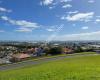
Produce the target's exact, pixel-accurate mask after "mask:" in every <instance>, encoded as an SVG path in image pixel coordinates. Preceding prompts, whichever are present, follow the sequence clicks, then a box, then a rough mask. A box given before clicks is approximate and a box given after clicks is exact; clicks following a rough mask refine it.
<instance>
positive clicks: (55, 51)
mask: <svg viewBox="0 0 100 80" xmlns="http://www.w3.org/2000/svg"><path fill="white" fill-rule="evenodd" d="M61 53H62V48H61V47H52V48H50V50H49V51H48V54H51V55H58V54H61Z"/></svg>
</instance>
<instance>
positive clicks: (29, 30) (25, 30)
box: [15, 28, 32, 32]
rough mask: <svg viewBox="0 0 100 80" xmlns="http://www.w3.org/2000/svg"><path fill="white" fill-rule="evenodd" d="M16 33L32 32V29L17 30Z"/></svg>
mask: <svg viewBox="0 0 100 80" xmlns="http://www.w3.org/2000/svg"><path fill="white" fill-rule="evenodd" d="M15 31H16V32H32V29H29V28H18V29H17V30H15Z"/></svg>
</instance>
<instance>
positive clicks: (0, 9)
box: [0, 7, 12, 12]
mask: <svg viewBox="0 0 100 80" xmlns="http://www.w3.org/2000/svg"><path fill="white" fill-rule="evenodd" d="M0 12H12V10H10V9H6V8H3V7H0Z"/></svg>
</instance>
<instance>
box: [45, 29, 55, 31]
mask: <svg viewBox="0 0 100 80" xmlns="http://www.w3.org/2000/svg"><path fill="white" fill-rule="evenodd" d="M46 30H47V31H49V32H53V31H55V30H54V29H46Z"/></svg>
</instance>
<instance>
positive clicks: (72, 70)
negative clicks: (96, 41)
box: [0, 55, 100, 80]
mask: <svg viewBox="0 0 100 80" xmlns="http://www.w3.org/2000/svg"><path fill="white" fill-rule="evenodd" d="M0 80H100V55H94V56H86V57H82V56H81V57H73V58H66V59H63V60H56V61H51V62H45V63H42V64H38V65H34V66H30V67H24V68H20V69H15V70H8V71H1V72H0Z"/></svg>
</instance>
